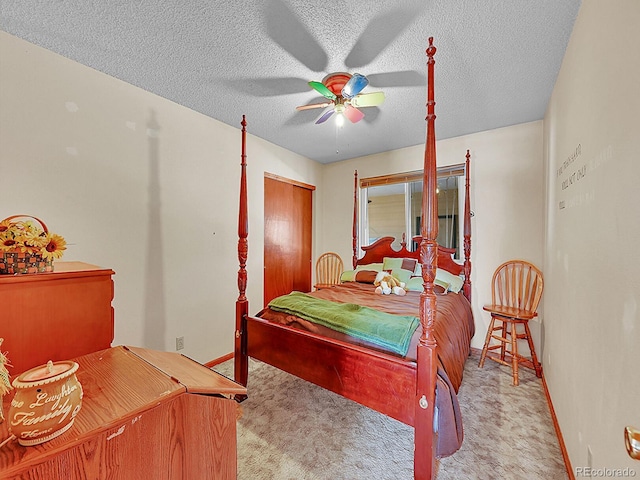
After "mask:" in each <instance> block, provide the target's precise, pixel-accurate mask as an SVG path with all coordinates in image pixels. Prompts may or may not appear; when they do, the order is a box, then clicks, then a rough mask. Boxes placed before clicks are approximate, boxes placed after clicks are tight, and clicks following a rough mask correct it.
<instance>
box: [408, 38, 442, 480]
mask: <svg viewBox="0 0 640 480" xmlns="http://www.w3.org/2000/svg"><path fill="white" fill-rule="evenodd" d="M426 53H427V58H428V60H427V69H428V75H427V84H428V85H427V117H426V121H427V139H426V145H425V153H424V177H423V182H424V187H423V189H422V229H421V236H422V240H421V242H420V262H421V263H422V279H423V287H424V290H423V292H422V293H421V294H420V323H421V325H422V335H421V336H420V342H419V343H418V352H417V379H416V396H415V425H414V427H415V445H414V467H413V469H414V470H413V471H414V478H415V479H416V480H426V479H431V478H432V477H433V476H434V471H435V462H436V460H435V451H436V445H437V437H436V433H435V432H434V431H433V415H434V407H435V397H436V392H435V389H436V366H437V354H436V348H437V345H436V340H435V337H434V332H433V328H434V321H435V318H436V295H435V293H434V291H433V283H434V280H435V277H436V268H437V266H438V243H437V241H436V239H437V237H438V197H437V195H436V187H437V181H438V180H437V171H436V137H435V120H436V115H435V101H434V95H433V92H434V89H433V78H434V76H433V67H434V64H435V60H434V59H433V57H434V55H435V53H436V47H434V46H433V37H430V38H429V47H428V48H427V50H426Z"/></svg>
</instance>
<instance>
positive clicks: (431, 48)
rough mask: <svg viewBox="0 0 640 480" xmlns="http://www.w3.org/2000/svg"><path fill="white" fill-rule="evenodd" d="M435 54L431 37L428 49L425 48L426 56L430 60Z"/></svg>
mask: <svg viewBox="0 0 640 480" xmlns="http://www.w3.org/2000/svg"><path fill="white" fill-rule="evenodd" d="M435 54H436V47H434V46H433V37H429V47H428V48H427V56H428V57H429V59H432V58H433V56H434V55H435Z"/></svg>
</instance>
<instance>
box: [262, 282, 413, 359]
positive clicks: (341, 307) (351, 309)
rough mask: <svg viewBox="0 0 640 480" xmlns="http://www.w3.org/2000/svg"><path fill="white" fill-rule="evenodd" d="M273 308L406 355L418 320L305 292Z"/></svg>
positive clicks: (283, 299) (280, 300) (279, 301)
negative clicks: (333, 300) (316, 296)
mask: <svg viewBox="0 0 640 480" xmlns="http://www.w3.org/2000/svg"><path fill="white" fill-rule="evenodd" d="M269 307H270V308H271V309H273V310H276V311H279V312H285V313H288V314H291V315H295V316H297V317H300V318H304V319H305V320H309V321H310V322H313V323H317V324H319V325H323V326H325V327H329V328H332V329H333V330H336V331H338V332H341V333H346V334H347V335H351V336H352V337H356V338H359V339H361V340H365V341H367V342H370V343H372V344H374V345H377V346H380V347H382V348H384V349H386V350H388V351H391V352H394V353H398V354H400V355H403V356H404V355H406V354H407V350H408V349H409V343H410V342H411V337H412V336H413V332H415V330H416V328H418V325H419V324H420V321H419V320H418V318H417V317H412V316H408V315H392V314H390V313H385V312H381V311H379V310H375V309H373V308H369V307H362V306H360V305H355V304H353V303H336V302H331V301H329V300H323V299H321V298H315V297H312V296H311V295H307V294H305V293H301V292H291V293H290V294H288V295H283V296H281V297H278V298H274V299H273V300H272V301H271V302H270V303H269Z"/></svg>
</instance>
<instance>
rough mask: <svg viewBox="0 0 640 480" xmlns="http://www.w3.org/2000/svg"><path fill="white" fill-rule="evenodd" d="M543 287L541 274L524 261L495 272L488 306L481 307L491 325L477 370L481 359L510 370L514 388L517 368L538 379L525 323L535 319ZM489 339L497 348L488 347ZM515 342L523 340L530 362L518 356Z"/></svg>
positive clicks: (501, 266) (530, 340)
mask: <svg viewBox="0 0 640 480" xmlns="http://www.w3.org/2000/svg"><path fill="white" fill-rule="evenodd" d="M543 285H544V282H543V278H542V272H541V271H540V270H539V269H538V268H536V267H535V266H534V265H533V264H531V263H529V262H526V261H524V260H510V261H508V262H505V263H503V264H502V265H500V266H499V267H498V268H497V269H496V271H495V272H494V274H493V280H492V283H491V305H485V306H484V307H483V309H484V310H486V311H487V312H490V313H491V323H490V324H489V328H488V330H487V336H486V338H485V341H484V347H483V348H482V355H481V356H480V363H479V365H478V366H479V367H480V368H482V367H483V366H484V360H485V358H489V359H491V360H494V361H496V362H498V363H501V364H503V365H507V366H511V369H512V372H513V384H514V385H518V384H519V383H520V382H519V379H518V366H519V365H522V366H524V367H528V368H531V369H533V370H535V372H536V376H537V377H541V376H542V366H541V365H540V362H538V357H537V356H536V351H535V348H534V346H533V340H532V338H531V331H530V330H529V320H531V319H532V318H534V317H535V316H537V315H538V313H537V311H536V310H537V309H538V304H539V303H540V297H541V296H542V289H543ZM519 326H522V328H521V330H523V331H521V333H518V330H517V329H518V327H519ZM494 332H499V333H497V334H496V333H494ZM492 339H493V340H497V341H498V344H496V345H492V346H489V344H490V343H491V340H492ZM518 339H526V340H527V343H528V344H529V350H530V351H531V358H527V357H524V356H522V355H520V354H519V353H518ZM498 349H499V350H500V354H499V355H495V354H490V353H488V351H489V350H498Z"/></svg>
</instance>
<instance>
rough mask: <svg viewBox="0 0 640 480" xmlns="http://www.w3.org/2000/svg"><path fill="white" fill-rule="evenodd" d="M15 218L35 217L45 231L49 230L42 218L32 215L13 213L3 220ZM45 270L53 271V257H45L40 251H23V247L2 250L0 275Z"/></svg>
mask: <svg viewBox="0 0 640 480" xmlns="http://www.w3.org/2000/svg"><path fill="white" fill-rule="evenodd" d="M15 218H30V219H33V220H35V221H37V222H38V223H39V224H40V225H41V227H42V231H43V232H44V233H48V232H49V230H48V229H47V226H46V225H45V223H44V222H43V221H42V220H40V219H39V218H36V217H33V216H31V215H12V216H11V217H7V218H5V219H4V220H3V222H4V221H7V220H13V219H15ZM43 272H53V259H45V258H43V257H42V255H40V254H39V253H31V252H23V251H22V249H21V248H15V249H12V250H9V251H6V252H2V257H0V275H18V274H23V273H43Z"/></svg>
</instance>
